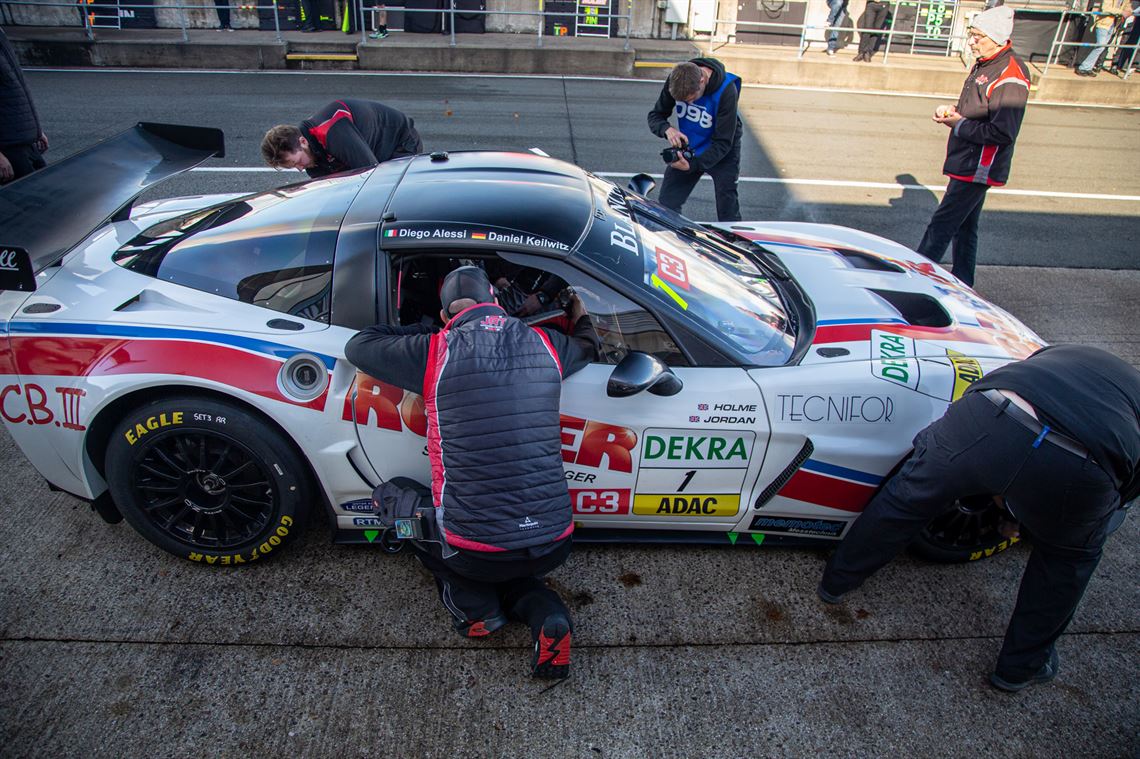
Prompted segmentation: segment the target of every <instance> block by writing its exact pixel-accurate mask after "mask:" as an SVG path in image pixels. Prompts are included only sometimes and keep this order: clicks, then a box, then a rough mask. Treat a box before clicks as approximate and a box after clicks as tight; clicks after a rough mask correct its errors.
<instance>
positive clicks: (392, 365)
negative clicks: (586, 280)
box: [345, 266, 596, 678]
mask: <svg viewBox="0 0 1140 759" xmlns="http://www.w3.org/2000/svg"><path fill="white" fill-rule="evenodd" d="M440 302H441V303H443V304H444V310H443V311H442V312H441V313H440V316H441V317H442V318H443V319H444V321H445V325H444V327H443V329H441V330H439V331H431V330H430V329H428V328H426V327H423V326H421V325H415V326H410V327H401V326H389V325H377V326H374V327H370V328H368V329H365V330H363V331H361V332H360V333H358V334H357V335H356V336H354V337H353V338H352V339H351V340H350V341H349V342H348V345H347V346H346V347H345V356H346V357H347V358H348V360H349V361H350V362H352V363H353V364H354V365H355V366H356V367H357V368H359V369H360V370H361V371H363V372H364V373H366V374H368V375H370V376H372V377H375V378H376V379H379V380H381V381H383V382H388V383H390V384H393V385H396V386H398V387H402V388H404V389H405V390H410V391H412V392H415V393H420V394H421V395H422V396H423V398H424V408H425V411H426V414H427V418H428V445H427V450H428V457H429V459H430V461H431V476H432V487H431V495H432V501H433V504H434V506H435V515H436V520H435V521H436V524H437V525H438V527H439V532H440V535H441V542H438V543H437V542H423V543H415V544H413V545H415V546H416V553H417V555H418V557H419V559H420V561H421V562H422V563H423V564H424V566H425V567H427V569H428V570H429V571H431V573H432V574H433V575H434V576H435V580H436V586H437V588H438V590H439V596H440V600H441V601H442V602H443V605H444V607H445V608H446V609H447V610H448V611H449V612H450V613H451V615H452V617H453V626H454V627H455V629H456V631H458V632H459V634H460V635H463V636H466V637H481V636H484V635H489V634H490V633H492V632H494V631H495V630H497V629H499V628H500V627H502V626H503V625H504V624H506V623H507V620H508V619H517V620H521V621H523V622H526V623H527V624H528V625H529V626H530V629H531V636H532V639H533V641H534V654H533V658H532V661H531V667H532V672H533V673H534V675H535V676H536V677H545V678H563V677H567V676H568V675H569V673H570V639H571V629H572V625H571V622H570V612H569V610H568V609H567V608H566V606H565V604H564V603H563V602H562V600H561V599H560V598H559V597H558V594H557V593H555V592H554V591H553V590H551V589H550V588H548V587H546V585H545V584H544V583H543V582H542V581H541V580H540V579H538V578H540V577H541V576H543V575H545V574H547V573H549V572H551V571H552V570H554V569H555V568H557V567H558V566H559V565H561V564H562V563H563V562H564V561H566V558H567V557H568V556H569V554H570V544H571V538H570V535H571V533H572V532H573V530H574V525H573V521H572V516H571V508H570V494H569V490H568V488H567V486H566V479H565V472H564V470H563V468H562V440H561V425H560V422H559V400H560V395H561V383H562V380H563V379H564V378H565V377H568V376H570V375H571V374H573V373H574V372H576V371H578V370H579V369H581V368H583V367H585V366H586V365H587V364H588V363H589V362H590V361H592V360H593V359H594V358H595V357H596V343H595V338H594V332H593V326H592V324H591V322H590V319H589V317H588V316H586V315H585V314H584V312H583V310H582V305H581V301H579V300H578V299H577V297H575V298H574V299H573V301H572V307H571V321H572V328H571V331H572V335H571V336H567V335H565V334H562V333H561V332H558V331H555V330H553V329H551V330H547V329H540V328H534V327H529V326H527V325H526V323H525V322H523V321H520V320H519V319H516V318H514V317H511V316H508V315H507V314H506V313H505V312H504V311H503V309H502V308H501V307H500V306H499V305H498V303H497V302H496V301H495V297H494V290H493V289H492V287H491V284H490V282H489V281H488V279H487V275H486V274H485V273H484V271H483V270H482V269H480V268H478V267H475V266H463V267H460V268H458V269H455V270H454V271H452V272H450V273H449V274H448V275H447V276H446V277H445V278H444V281H443V287H442V288H441V290H440Z"/></svg>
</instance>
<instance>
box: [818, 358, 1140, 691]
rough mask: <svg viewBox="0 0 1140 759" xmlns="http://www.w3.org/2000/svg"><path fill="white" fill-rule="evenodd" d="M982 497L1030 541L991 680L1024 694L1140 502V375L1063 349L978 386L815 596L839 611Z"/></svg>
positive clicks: (870, 509)
mask: <svg viewBox="0 0 1140 759" xmlns="http://www.w3.org/2000/svg"><path fill="white" fill-rule="evenodd" d="M976 495H981V496H998V497H999V498H1000V499H1001V500H1002V501H1003V502H1004V504H1005V506H1006V508H1007V509H1008V510H1009V512H1010V513H1011V514H1013V516H1014V518H1015V519H1017V520H1018V523H1019V525H1020V534H1021V536H1023V537H1027V538H1028V539H1029V541H1030V542H1031V543H1032V545H1033V552H1032V553H1031V554H1030V555H1029V562H1028V564H1027V565H1026V567H1025V574H1024V575H1023V576H1022V578H1021V588H1020V589H1019V590H1018V593H1017V603H1016V605H1015V607H1014V610H1013V617H1012V618H1011V619H1010V621H1009V627H1008V628H1007V629H1006V633H1005V640H1004V641H1003V642H1002V646H1001V652H1000V653H999V654H998V658H997V666H996V668H995V669H994V672H993V673H992V674H991V675H990V682H991V683H992V684H993V686H994V687H995V688H999V689H1001V690H1005V691H1018V690H1021V689H1023V688H1025V687H1027V686H1029V685H1033V684H1035V683H1042V682H1046V681H1048V680H1052V679H1053V677H1055V676H1056V674H1057V670H1058V667H1059V666H1060V662H1059V659H1058V656H1057V651H1056V648H1055V643H1056V641H1057V638H1059V637H1060V636H1061V633H1063V632H1064V631H1065V628H1066V627H1068V625H1069V622H1070V621H1071V620H1072V618H1073V613H1074V612H1075V611H1076V608H1077V604H1078V603H1079V602H1080V600H1081V597H1082V596H1083V595H1084V592H1085V587H1086V586H1087V585H1088V582H1089V579H1090V578H1091V577H1092V573H1093V570H1094V569H1096V565H1097V563H1098V562H1099V561H1100V556H1101V550H1102V549H1103V547H1104V543H1105V539H1106V538H1107V537H1108V534H1109V532H1110V528H1111V526H1112V523H1113V522H1114V517H1115V518H1120V517H1122V516H1123V513H1122V512H1120V511H1118V509H1119V507H1120V505H1121V503H1122V502H1123V503H1127V502H1128V501H1130V500H1131V499H1133V498H1136V497H1137V496H1138V495H1140V372H1138V371H1136V369H1134V368H1132V367H1131V366H1130V365H1128V364H1127V363H1125V362H1124V361H1122V360H1120V359H1119V358H1117V357H1116V356H1113V355H1112V354H1110V353H1106V352H1104V351H1102V350H1099V349H1097V348H1092V347H1089V346H1080V345H1055V346H1050V347H1047V348H1042V349H1041V350H1039V351H1037V352H1036V353H1034V354H1033V355H1032V356H1030V357H1029V358H1027V359H1026V360H1024V361H1019V362H1016V363H1013V364H1008V365H1006V366H1003V367H1001V368H1000V369H997V370H995V371H993V372H991V373H989V374H987V375H986V376H985V377H983V378H982V379H980V380H978V381H977V382H975V383H974V384H973V385H971V386H970V389H969V390H967V392H966V394H965V395H963V396H962V398H960V399H959V400H958V401H956V402H954V403H953V404H952V405H951V406H950V408H949V409H948V410H947V411H946V414H945V416H943V417H942V418H941V419H939V420H938V421H936V422H934V423H933V424H931V425H930V426H929V427H927V428H926V429H924V430H922V431H921V432H919V433H918V435H916V436H915V438H914V455H913V456H912V457H911V458H910V459H909V460H908V461H907V462H906V464H904V465H903V467H902V469H900V470H899V472H898V474H896V475H895V476H894V477H892V478H891V479H890V480H889V481H888V482H887V484H886V486H885V487H884V488H883V489H882V490H881V491H880V492H879V494H878V495H876V496H875V497H874V499H872V501H871V503H870V504H868V506H867V509H866V510H865V511H864V512H863V514H862V516H860V517H859V519H857V520H856V521H855V524H854V525H852V527H851V531H850V532H849V533H848V535H847V537H846V538H845V539H844V541H843V542H842V543H841V544H840V545H839V548H838V549H837V550H836V552H835V554H834V555H833V556H832V557H831V560H830V561H828V563H827V568H826V569H825V570H824V572H823V578H822V579H821V580H820V583H819V596H820V598H821V599H823V600H824V601H825V602H827V603H839V602H840V601H841V600H842V597H843V596H844V595H845V594H847V593H848V592H850V591H852V590H854V589H856V588H858V587H859V586H860V585H861V584H862V583H863V581H864V580H866V579H867V578H868V577H870V576H871V575H872V574H873V573H875V572H876V571H878V570H879V569H880V568H881V567H883V566H884V565H885V564H886V563H887V562H889V561H890V560H891V559H892V558H894V556H895V555H896V554H897V553H898V552H899V551H901V550H902V549H903V548H904V547H905V546H906V545H907V544H908V543H909V542H910V541H911V540H912V539H913V538H915V537H916V536H917V535H918V533H919V532H920V531H921V530H922V528H923V527H925V526H926V525H927V524H929V522H930V521H931V520H932V519H934V518H935V517H937V516H939V515H940V514H942V513H944V512H946V511H948V510H949V509H951V508H953V506H954V502H955V501H956V500H957V499H960V498H963V497H967V496H976ZM1010 526H1011V527H1013V525H1010ZM1009 534H1012V531H1011V533H1009Z"/></svg>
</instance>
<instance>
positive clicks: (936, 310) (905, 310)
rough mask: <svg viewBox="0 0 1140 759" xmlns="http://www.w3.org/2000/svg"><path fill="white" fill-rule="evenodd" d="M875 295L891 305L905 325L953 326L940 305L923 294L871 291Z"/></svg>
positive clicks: (948, 315)
mask: <svg viewBox="0 0 1140 759" xmlns="http://www.w3.org/2000/svg"><path fill="white" fill-rule="evenodd" d="M870 292H873V293H874V294H875V295H878V296H879V297H880V298H882V299H883V300H885V301H886V302H887V303H889V304H891V307H893V308H894V309H895V311H897V312H898V314H899V316H901V317H902V318H903V319H906V322H907V324H913V325H914V326H916V327H949V326H950V325H951V324H953V321H952V320H951V319H950V314H948V313H946V309H944V308H943V307H942V304H941V303H939V302H938V301H937V300H935V299H934V298H932V297H931V296H929V295H925V294H923V293H905V292H898V291H896V290H871V291H870Z"/></svg>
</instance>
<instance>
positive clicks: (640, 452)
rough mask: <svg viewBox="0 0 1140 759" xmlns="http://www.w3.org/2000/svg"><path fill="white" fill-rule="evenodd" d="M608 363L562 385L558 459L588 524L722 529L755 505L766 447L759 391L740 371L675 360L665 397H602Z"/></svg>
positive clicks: (579, 514) (766, 430)
mask: <svg viewBox="0 0 1140 759" xmlns="http://www.w3.org/2000/svg"><path fill="white" fill-rule="evenodd" d="M613 368H614V367H613V366H612V365H607V364H601V363H598V364H592V365H590V366H589V367H587V368H586V369H583V370H582V371H580V372H578V373H577V374H575V375H573V376H571V377H570V378H569V379H567V380H566V381H565V382H564V383H563V386H562V459H563V466H564V468H565V470H566V479H567V484H568V485H569V487H570V494H571V501H572V504H573V507H574V513H575V520H576V521H579V522H581V523H582V524H583V525H585V526H592V527H614V528H640V529H666V530H677V529H683V530H705V529H707V530H724V529H727V528H729V527H731V526H733V525H735V524H737V523H738V522H739V521H740V520H741V515H742V514H743V513H744V512H745V511H747V509H748V508H749V503H748V502H747V495H748V494H749V493H751V491H752V487H753V484H754V481H755V479H756V475H757V473H758V472H759V471H760V466H761V464H763V461H764V453H765V451H766V449H767V446H768V438H769V425H768V417H767V414H766V413H765V409H764V402H763V399H762V397H761V394H760V389H759V388H758V387H757V385H756V383H755V382H753V381H752V379H751V378H750V377H749V376H748V374H747V373H746V372H745V371H744V370H743V369H737V368H698V367H693V368H685V367H674V369H673V371H674V373H675V374H676V375H677V377H678V378H680V379H681V381H682V383H683V384H684V387H683V388H682V389H681V391H680V392H679V393H677V394H676V395H673V396H669V397H662V396H657V395H653V394H651V393H649V392H641V393H638V394H636V395H633V396H630V397H627V398H611V397H609V396H607V395H606V383H607V381H608V379H609V376H610V374H611V372H612V371H613Z"/></svg>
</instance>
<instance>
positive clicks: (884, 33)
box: [0, 0, 1140, 79]
mask: <svg viewBox="0 0 1140 759" xmlns="http://www.w3.org/2000/svg"><path fill="white" fill-rule="evenodd" d="M355 1H356V2H357V3H358V5H357V6H356V10H357V11H358V12H359V14H360V15H359V22H360V23H359V25H360V40H361V42H362V43H363V42H365V41H367V33H368V32H367V28H366V26H367V25H366V24H365V23H364V19H365V18H366V14H369V13H373V12H379V11H391V12H403V13H404V14H409V13H429V14H440V16H441V18H442V17H447V18H448V21H449V22H450V23H449V27H450V37H451V39H450V46H451V47H457V46H458V42H457V40H456V31H455V21H456V17H457V16H465V17H466V16H471V15H483V16H489V15H501V16H536V17H538V19H539V22H538V30H537V34H536V43H535V44H536V47H542V39H543V32H544V28H545V20H546V18H547V17H548V16H549V17H555V18H566V17H567V16H570V15H576V14H571V13H568V12H552V11H546V10H537V11H504V10H494V11H490V10H474V9H472V10H467V9H460V8H456V6H455V0H450V7H448V8H442V9H441V8H408V7H405V6H400V5H372V4H369V2H368V0H355ZM905 1H906V0H894V2H893V3H892V13H891V14H890V19H891V23H890V24H889V25H888V26H887V27H884V28H878V29H876V28H864V27H846V26H829V25H827V24H823V25H820V24H809V23H802V24H790V23H783V22H777V21H739V20H736V19H721V18H718V19H715V20H714V21H713V28H712V31H711V33H710V34H709V39H708V46H707V47H708V52H709V54H710V55H711V54H712V53H713V52H714V50H715V46H716V44H717V41H718V38H717V29H718V28H719V27H721V26H724V27H732V28H733V29H734V31H733V32H732V33H730V34H728V35H726V36H725V37H723V38H722V40H723V41H724V42H727V39H728V37H730V36H735V28H736V27H756V28H757V31H758V32H759V31H762V30H764V29H774V30H777V32H778V31H779V30H781V29H786V30H796V31H798V33H799V53H798V57H801V58H802V57H803V55H804V53H805V52H806V51H807V49H808V47H809V46H810V43H811V42H813V41H817V40H809V39H808V34H809V32H811V31H815V30H819V31H821V32H822V33H823V35H824V42H825V44H826V37H827V35H828V33H830V32H831V31H833V30H835V31H839V32H840V33H843V32H852V33H854V32H858V33H859V34H860V35H863V34H872V35H876V36H879V37H885V38H886V41H885V43H883V44H882V50H883V60H882V63H883V64H884V65H885V64H886V63H887V61H888V60H889V58H890V53H891V47H892V43H893V42H894V40H895V38H897V37H909V38H910V39H911V51H912V52H913V50H914V49H915V47H914V43H915V41H916V40H920V39H924V40H935V39H937V40H940V41H941V40H945V41H946V43H947V44H946V50H945V55H946V56H949V55H951V54H953V52H954V50H955V45H954V43H955V42H958V43H962V42H964V41H965V37H964V36H963V35H953V34H948V35H945V36H935V35H932V34H930V33H929V32H927V31H923V30H920V29H915V30H913V31H906V30H901V29H896V28H895V21H896V19H897V18H898V8H899V5H900V4H901V3H902V2H905ZM0 5H4V6H13V5H23V6H31V7H38V8H75V9H76V10H78V11H79V15H80V17H81V19H82V26H83V29H84V33H85V35H86V37H87V39H89V40H94V39H95V27H94V26H93V25H92V19H91V17H92V15H93V13H92V12H97V11H98V10H100V9H106V10H115V11H116V12H117V11H118V10H119V9H149V10H154V11H157V10H164V11H178V21H179V28H180V29H181V31H182V41H183V42H189V40H190V36H189V33H188V29H189V25H188V23H187V18H186V11H188V10H193V11H205V10H209V9H211V8H213V7H214V6H213V5H201V4H197V5H185V4H175V5H167V4H163V5H161V6H159V5H155V4H153V3H134V4H132V3H101V2H99V1H98V0H73V1H71V2H40V1H39V0H0ZM631 6H632V0H626V7H627V9H629V10H628V11H627V12H626V13H620V14H619V13H609V12H608V11H603V10H602V9H601V8H599V10H598V13H597V14H596V16H595V18H597V19H598V20H599V22H601V23H599V24H597V25H598V26H604V27H605V28H606V29H607V31H608V30H609V29H610V28H612V22H613V21H614V20H617V21H619V22H620V21H622V20H624V21H625V24H624V26H625V34H624V35H621V34H619V35H618V36H623V37H624V45H623V48H622V49H623V50H629V46H630V28H631V26H632V24H633V19H632V7H631ZM239 7H240V8H241V9H243V10H257V11H262V10H272V11H273V33H274V38H275V39H276V41H277V42H279V43H280V42H284V38H283V37H282V36H281V17H280V7H279V6H278V4H277V3H272V4H266V5H260V4H258V5H250V4H248V3H247V2H242V3H241V5H240V6H239ZM539 7H540V8H542V5H541V4H540V6H539ZM960 11H961V8H960V6H955V10H954V14H955V15H954V17H953V18H952V19H951V22H950V28H954V27H955V26H956V25H957V22H958V14H959V13H960ZM1052 12H1060V13H1061V20H1060V21H1059V22H1058V24H1057V29H1056V31H1055V32H1054V35H1053V41H1052V43H1051V44H1050V47H1049V55H1048V57H1047V58H1046V61H1045V67H1044V69H1043V70H1042V72H1041V74H1042V76H1044V75H1046V74H1047V73H1048V72H1049V67H1050V66H1052V65H1056V64H1057V58H1058V56H1059V55H1060V54H1061V53H1062V52H1063V51H1064V48H1066V47H1073V48H1093V47H1100V46H1099V45H1097V44H1096V43H1095V42H1069V41H1064V40H1063V39H1062V38H1063V37H1065V36H1068V33H1069V27H1070V24H1071V22H1072V19H1073V18H1074V17H1089V18H1094V19H1095V18H1097V17H1102V16H1105V15H1109V14H1104V13H1099V12H1095V11H1074V10H1069V9H1068V8H1058V9H1056V10H1054V11H1052ZM9 15H10V14H9ZM1133 23H1134V24H1138V23H1140V19H1135V20H1133ZM1122 28H1123V25H1122V24H1119V23H1118V24H1117V25H1116V28H1115V29H1114V34H1113V37H1111V38H1110V39H1109V40H1108V41H1107V42H1106V43H1105V45H1104V47H1106V48H1108V50H1107V56H1109V57H1111V56H1112V55H1113V54H1118V53H1119V51H1121V50H1131V51H1132V55H1131V56H1130V57H1129V60H1128V65H1127V66H1126V67H1125V68H1124V79H1128V78H1129V76H1130V75H1131V74H1132V69H1133V67H1134V66H1135V64H1136V60H1137V58H1138V57H1140V43H1134V44H1131V45H1126V44H1122V43H1121V41H1120V39H1119V34H1120V32H1121V30H1122ZM591 36H599V37H600V36H601V35H591ZM607 37H608V34H607ZM963 48H964V45H963V46H960V47H958V49H959V50H961V49H963ZM1106 59H1107V58H1106Z"/></svg>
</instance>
